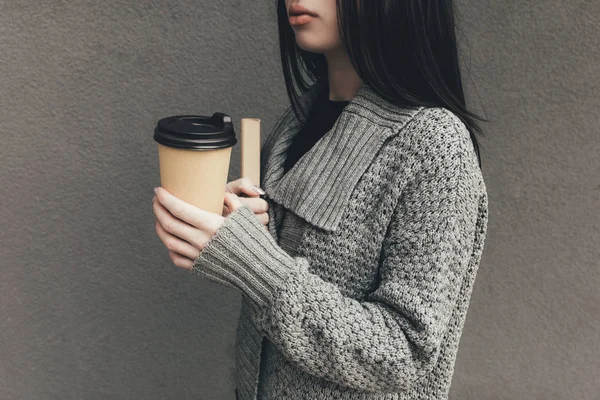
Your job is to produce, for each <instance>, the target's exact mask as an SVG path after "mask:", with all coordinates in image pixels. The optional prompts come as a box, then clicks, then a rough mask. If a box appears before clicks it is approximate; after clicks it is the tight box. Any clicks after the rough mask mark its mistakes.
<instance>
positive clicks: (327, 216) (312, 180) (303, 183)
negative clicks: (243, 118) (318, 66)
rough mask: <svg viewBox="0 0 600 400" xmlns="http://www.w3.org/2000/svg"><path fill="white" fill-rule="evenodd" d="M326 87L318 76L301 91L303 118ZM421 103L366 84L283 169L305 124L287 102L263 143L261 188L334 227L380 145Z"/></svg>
mask: <svg viewBox="0 0 600 400" xmlns="http://www.w3.org/2000/svg"><path fill="white" fill-rule="evenodd" d="M326 88H327V86H326V82H323V81H322V80H320V81H317V82H316V83H314V84H313V85H312V86H311V87H310V88H309V89H308V90H307V91H306V92H304V93H303V94H302V95H301V97H300V99H299V104H300V113H301V115H302V117H303V118H305V117H306V116H307V114H308V112H309V111H310V108H311V106H312V104H313V103H314V102H315V101H316V99H317V97H318V95H319V93H320V92H321V91H322V90H324V89H326ZM422 108H423V107H415V108H401V107H399V106H397V105H394V104H392V103H390V102H388V101H387V100H385V99H383V98H382V97H380V96H379V95H377V94H376V93H375V92H374V91H373V90H372V89H371V88H370V87H369V86H368V85H367V84H365V83H363V84H362V85H361V87H360V88H359V90H358V92H357V93H356V95H355V96H354V97H353V98H352V99H351V100H350V101H349V103H348V105H347V106H346V107H345V108H344V109H343V110H342V112H341V114H340V116H339V117H338V119H337V120H336V122H335V123H334V125H333V127H332V128H331V130H330V131H328V132H327V133H326V134H325V135H324V136H323V137H321V138H320V139H319V140H318V141H317V142H316V143H315V144H314V145H313V147H312V148H311V149H309V150H308V151H307V152H306V153H305V154H304V155H303V156H302V157H301V158H300V159H299V160H298V161H297V162H296V164H294V166H293V167H292V168H291V169H290V170H289V171H288V172H287V173H284V168H283V164H284V161H285V159H286V155H287V150H288V148H289V146H290V145H291V144H292V142H293V140H294V137H295V136H296V135H297V134H298V133H299V132H300V130H301V129H302V126H303V124H302V122H300V121H299V120H298V119H297V118H296V116H295V114H294V112H293V111H292V110H291V106H290V107H288V109H287V110H286V111H285V112H284V113H283V114H282V116H281V117H280V119H279V120H278V121H277V122H276V123H275V125H274V127H273V130H272V131H271V132H270V134H269V136H268V138H267V142H265V146H264V148H263V152H262V156H263V157H266V159H265V160H264V162H265V166H264V167H263V171H262V175H263V179H262V187H263V189H264V190H265V192H266V194H267V196H268V197H270V198H271V199H272V200H274V201H275V202H276V203H279V204H280V205H282V206H284V207H285V208H287V209H289V210H291V211H292V212H294V213H295V214H296V215H298V216H300V217H302V218H303V219H304V220H306V221H307V222H309V223H311V224H312V225H315V226H317V227H319V228H321V229H325V230H328V231H335V230H336V229H337V227H338V224H339V222H340V220H341V217H342V215H343V213H344V211H345V208H346V207H345V206H346V205H347V204H348V200H349V198H350V196H351V194H352V190H353V189H354V187H355V186H356V184H357V183H358V181H359V180H360V178H361V176H362V175H363V174H364V172H365V171H366V169H367V167H368V166H369V164H370V163H371V161H372V160H373V158H374V157H375V155H376V154H377V152H378V150H379V149H380V148H381V146H382V145H383V143H384V142H385V141H386V140H387V139H388V138H390V137H391V136H393V135H395V134H398V133H399V131H400V130H401V128H402V127H403V126H404V125H406V123H407V122H408V121H409V120H410V119H412V117H413V116H414V115H416V114H417V113H418V112H419V111H420V110H421V109H422Z"/></svg>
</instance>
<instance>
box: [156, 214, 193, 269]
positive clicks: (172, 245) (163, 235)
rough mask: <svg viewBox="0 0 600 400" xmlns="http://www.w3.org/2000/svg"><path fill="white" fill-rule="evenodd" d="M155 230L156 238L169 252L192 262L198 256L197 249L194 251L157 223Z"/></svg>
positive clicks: (186, 243) (190, 246)
mask: <svg viewBox="0 0 600 400" xmlns="http://www.w3.org/2000/svg"><path fill="white" fill-rule="evenodd" d="M155 228H156V233H157V234H158V237H159V238H160V240H161V241H162V242H163V244H164V245H165V247H166V248H167V249H168V250H169V251H170V252H175V253H177V254H180V255H182V256H185V257H187V258H189V259H192V260H194V259H195V258H196V256H197V255H198V249H196V248H195V247H194V246H192V245H191V244H189V243H188V242H186V241H183V240H181V239H180V238H178V237H177V236H174V235H171V234H170V233H169V232H167V231H166V230H165V229H164V228H163V227H162V225H161V224H160V223H159V222H158V221H156V223H155ZM173 261H174V260H173Z"/></svg>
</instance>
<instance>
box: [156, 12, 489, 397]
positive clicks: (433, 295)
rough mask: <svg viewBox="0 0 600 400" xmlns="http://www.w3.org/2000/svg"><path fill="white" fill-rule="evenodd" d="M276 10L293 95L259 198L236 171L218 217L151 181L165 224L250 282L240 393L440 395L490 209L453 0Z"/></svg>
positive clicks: (178, 247)
mask: <svg viewBox="0 0 600 400" xmlns="http://www.w3.org/2000/svg"><path fill="white" fill-rule="evenodd" d="M338 10H339V11H338ZM278 18H279V32H280V44H281V55H282V61H283V71H284V77H285V81H286V84H287V89H288V94H289V97H290V103H291V104H290V106H289V107H288V108H287V109H286V111H285V112H284V113H283V115H281V117H280V118H279V120H278V121H277V122H276V123H275V125H274V127H273V129H272V131H271V132H270V134H269V135H268V137H267V139H266V142H265V144H264V146H263V149H262V162H261V164H262V165H261V182H260V185H261V186H262V187H263V188H264V192H266V195H265V197H264V199H263V198H261V197H260V196H259V193H264V192H262V191H261V190H260V189H259V188H256V187H255V188H253V187H252V182H249V181H248V180H247V179H240V180H237V181H233V182H229V183H228V185H227V188H228V189H229V191H230V193H225V205H224V207H225V209H224V215H223V216H220V215H217V214H214V213H210V212H207V211H205V210H201V209H199V208H196V207H193V206H191V205H189V204H187V203H184V202H183V201H181V200H179V199H177V198H176V197H174V196H172V195H171V194H170V193H168V192H167V191H166V190H164V189H162V188H157V189H158V190H157V194H156V199H157V200H158V201H154V202H153V203H154V206H153V209H154V212H155V214H156V216H157V223H156V229H157V233H158V235H159V237H160V238H161V240H162V241H163V242H164V243H165V245H166V246H167V248H168V249H169V254H170V255H171V258H172V260H173V262H174V263H175V265H177V266H178V267H182V268H186V269H189V270H190V271H191V272H192V273H194V274H198V275H200V276H202V277H204V278H208V279H211V280H213V281H215V282H219V283H221V284H223V285H226V286H229V287H233V288H236V289H239V290H240V291H241V293H242V295H243V301H242V311H241V314H240V320H239V325H238V329H237V343H236V351H235V356H236V367H237V376H236V384H237V389H236V397H237V398H239V399H244V400H246V399H263V400H264V399H446V398H447V397H448V392H449V388H450V384H451V378H452V375H453V370H454V362H455V357H456V354H457V350H458V343H459V340H460V335H461V332H462V327H463V324H464V321H465V317H466V312H467V309H468V305H469V300H470V295H471V291H472V288H473V283H474V280H475V275H476V272H477V269H478V265H479V261H480V258H481V254H482V251H483V244H484V239H485V235H486V228H487V214H488V208H487V206H488V203H487V193H486V187H485V183H484V180H483V176H482V172H481V169H480V165H481V163H480V160H479V150H478V146H477V141H476V139H475V136H474V132H476V131H479V128H478V127H477V125H476V124H475V122H474V120H473V118H474V117H476V116H475V115H473V114H471V113H470V112H468V111H467V110H466V108H465V100H464V95H463V90H462V85H461V76H460V72H459V63H458V56H457V46H456V39H455V35H454V22H453V21H454V19H453V8H452V2H451V1H449V0H446V1H444V2H441V1H434V0H372V1H364V2H363V1H357V2H352V1H341V0H338V1H335V0H306V1H303V0H300V1H297V0H285V1H284V0H280V1H279V2H278ZM302 70H304V71H306V72H307V74H308V77H309V78H310V79H312V80H313V81H314V82H313V83H312V84H307V83H306V81H305V80H304V78H303V77H302V74H301V73H300V72H301V71H302ZM294 84H295V85H297V86H298V87H299V88H300V90H301V93H300V95H299V96H297V95H296V94H295V90H294V89H293V86H294ZM254 190H257V191H258V193H257V192H255V191H254ZM241 196H250V197H241ZM265 228H266V229H265Z"/></svg>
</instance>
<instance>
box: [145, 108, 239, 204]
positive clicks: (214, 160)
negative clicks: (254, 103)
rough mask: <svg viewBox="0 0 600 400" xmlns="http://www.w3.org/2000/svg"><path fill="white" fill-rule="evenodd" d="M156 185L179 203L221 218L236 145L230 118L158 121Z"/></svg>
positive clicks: (187, 117) (219, 115)
mask: <svg viewBox="0 0 600 400" xmlns="http://www.w3.org/2000/svg"><path fill="white" fill-rule="evenodd" d="M154 140H155V141H156V142H157V143H158V159H159V168H160V185H161V186H162V187H163V188H165V189H166V190H168V191H169V192H170V193H172V194H173V195H174V196H176V197H178V198H180V199H181V200H183V201H185V202H187V203H190V204H192V205H194V206H196V207H199V208H202V209H203V210H206V211H210V212H213V213H216V214H219V215H223V202H224V200H225V185H226V184H227V177H228V173H229V164H230V161H231V149H232V148H233V146H234V145H235V144H236V143H237V139H236V135H235V131H234V129H233V124H232V122H231V117H230V116H228V115H226V114H223V113H219V112H216V113H214V114H213V115H212V116H211V117H208V116H201V115H175V116H171V117H166V118H163V119H161V120H160V121H158V123H157V124H156V128H155V129H154Z"/></svg>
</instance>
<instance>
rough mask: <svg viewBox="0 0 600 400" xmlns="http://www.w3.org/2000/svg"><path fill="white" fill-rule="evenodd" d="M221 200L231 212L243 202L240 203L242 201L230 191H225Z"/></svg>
mask: <svg viewBox="0 0 600 400" xmlns="http://www.w3.org/2000/svg"><path fill="white" fill-rule="evenodd" d="M223 202H224V203H225V205H226V206H227V208H228V209H229V210H230V212H231V213H232V212H234V211H235V210H237V209H238V208H240V207H241V206H243V205H244V203H242V201H241V200H240V198H239V197H238V196H237V195H236V194H233V193H230V192H225V198H224V201H223Z"/></svg>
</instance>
